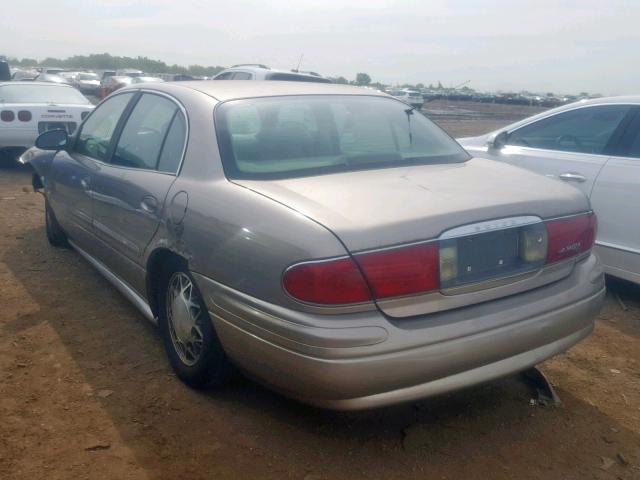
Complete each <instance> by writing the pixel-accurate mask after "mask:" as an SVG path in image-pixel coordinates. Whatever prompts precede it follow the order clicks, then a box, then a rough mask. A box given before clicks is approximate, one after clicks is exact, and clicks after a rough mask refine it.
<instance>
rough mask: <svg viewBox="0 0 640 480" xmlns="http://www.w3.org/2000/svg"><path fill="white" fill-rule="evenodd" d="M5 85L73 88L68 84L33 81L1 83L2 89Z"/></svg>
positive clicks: (49, 74)
mask: <svg viewBox="0 0 640 480" xmlns="http://www.w3.org/2000/svg"><path fill="white" fill-rule="evenodd" d="M45 75H48V76H54V75H53V74H51V73H46V74H45ZM3 85H40V86H43V87H44V86H47V87H51V86H54V87H62V88H73V87H72V86H71V85H69V84H68V83H56V82H32V81H26V82H21V81H15V82H0V87H2V86H3Z"/></svg>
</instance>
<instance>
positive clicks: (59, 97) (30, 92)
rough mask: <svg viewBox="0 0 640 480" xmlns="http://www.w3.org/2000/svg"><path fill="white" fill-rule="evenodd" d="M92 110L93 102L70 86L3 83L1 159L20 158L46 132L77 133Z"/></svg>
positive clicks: (0, 91) (40, 83)
mask: <svg viewBox="0 0 640 480" xmlns="http://www.w3.org/2000/svg"><path fill="white" fill-rule="evenodd" d="M92 109H93V105H92V104H91V102H90V101H89V100H88V99H87V98H86V97H85V96H84V95H82V94H81V93H80V92H79V91H78V90H76V89H75V88H73V87H71V86H68V85H59V84H55V83H45V82H3V83H0V158H1V157H3V156H4V157H13V158H16V157H17V155H19V154H20V153H22V151H24V150H26V149H27V148H29V147H32V146H33V144H34V142H35V140H36V138H37V137H38V135H39V134H41V133H42V132H44V131H47V130H54V129H59V128H61V129H64V130H66V131H67V132H68V133H70V134H71V133H73V131H74V130H75V129H76V128H77V127H78V125H80V122H81V121H82V120H83V119H84V117H86V116H87V115H88V114H89V112H91V110H92Z"/></svg>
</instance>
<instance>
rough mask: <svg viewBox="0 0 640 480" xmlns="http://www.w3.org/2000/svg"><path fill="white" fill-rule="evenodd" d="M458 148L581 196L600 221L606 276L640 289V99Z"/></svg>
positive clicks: (568, 111)
mask: <svg viewBox="0 0 640 480" xmlns="http://www.w3.org/2000/svg"><path fill="white" fill-rule="evenodd" d="M458 141H459V142H460V144H461V145H462V146H463V147H465V149H466V150H467V151H468V152H469V153H470V154H471V155H474V156H477V157H483V158H489V159H492V160H498V161H501V162H505V163H509V164H511V165H515V166H518V167H523V168H527V169H529V170H532V171H534V172H538V173H541V174H543V175H546V176H548V177H554V178H556V179H559V180H562V181H564V182H566V183H568V184H570V185H573V186H575V187H576V188H578V189H579V190H580V191H582V193H584V194H585V195H586V196H587V197H588V198H589V199H590V201H591V206H592V208H593V210H594V211H595V212H596V214H597V215H598V220H599V226H598V236H597V239H596V251H597V253H598V254H599V256H600V258H601V259H602V262H603V264H604V268H605V271H606V273H608V274H610V275H612V276H615V277H619V278H623V279H625V280H630V281H632V282H635V283H640V222H639V221H637V219H638V218H640V96H635V97H611V98H599V99H595V100H588V101H580V102H577V103H572V104H569V105H565V106H563V107H560V108H556V109H554V110H549V111H546V112H543V113H541V114H539V115H536V116H533V117H530V118H527V119H525V120H522V121H520V122H517V123H514V124H512V125H509V126H507V127H504V128H501V129H500V130H496V131H495V132H491V133H489V134H486V135H481V136H478V137H471V138H460V139H458ZM632 219H636V220H632Z"/></svg>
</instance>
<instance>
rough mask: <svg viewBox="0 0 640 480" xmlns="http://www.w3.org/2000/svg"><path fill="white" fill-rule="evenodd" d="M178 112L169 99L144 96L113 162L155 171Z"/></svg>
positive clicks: (119, 143) (137, 105) (130, 116)
mask: <svg viewBox="0 0 640 480" xmlns="http://www.w3.org/2000/svg"><path fill="white" fill-rule="evenodd" d="M178 111H179V109H178V107H177V106H176V104H175V103H173V102H172V101H171V100H169V99H167V98H165V97H162V96H160V95H153V94H147V93H145V94H143V95H142V96H141V97H140V99H139V100H138V102H137V103H136V106H135V107H134V108H133V111H132V112H131V115H129V118H128V119H127V123H126V124H125V126H124V129H123V130H122V133H121V135H120V138H119V139H118V144H117V145H116V149H115V152H114V154H113V158H112V159H111V163H113V164H114V165H121V166H123V167H129V168H144V169H149V170H155V169H156V167H157V165H158V159H159V156H160V150H161V149H162V145H163V143H164V139H165V136H166V135H167V132H168V130H169V127H170V125H171V122H172V121H173V118H174V115H175V114H176V113H177V112H178Z"/></svg>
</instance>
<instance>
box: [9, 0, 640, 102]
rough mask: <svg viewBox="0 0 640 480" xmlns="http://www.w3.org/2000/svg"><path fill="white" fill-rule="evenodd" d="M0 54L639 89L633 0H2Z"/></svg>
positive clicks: (478, 83) (508, 85)
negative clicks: (97, 55) (99, 56)
mask: <svg viewBox="0 0 640 480" xmlns="http://www.w3.org/2000/svg"><path fill="white" fill-rule="evenodd" d="M3 3H4V4H3V6H2V15H1V16H0V54H4V55H7V56H16V57H30V58H37V59H43V58H45V57H49V56H50V57H59V58H64V57H68V56H72V55H86V54H89V53H104V52H107V53H110V54H112V55H124V56H138V55H141V56H148V57H150V58H154V59H159V60H163V61H165V62H167V63H168V64H173V63H177V64H180V65H189V64H201V65H223V66H228V65H232V64H237V63H264V64H267V65H269V66H271V67H273V68H283V69H290V68H295V67H296V65H297V64H298V61H299V59H300V57H301V55H303V58H302V64H301V69H303V70H313V71H317V72H319V73H321V74H323V75H326V76H338V75H342V76H345V77H346V78H349V79H353V78H355V75H356V73H358V72H366V73H368V74H369V75H370V76H371V77H372V78H373V80H374V81H380V82H383V83H389V84H397V83H412V84H414V83H419V82H420V83H424V84H425V85H428V84H430V83H434V84H436V83H437V82H438V81H440V82H442V84H443V85H445V86H456V85H460V84H462V83H464V82H467V81H470V82H469V83H468V85H469V86H470V87H471V88H475V89H478V90H490V91H496V90H513V91H518V90H530V91H535V92H548V91H553V92H556V93H577V92H582V91H588V92H591V93H596V92H597V93H602V94H631V93H640V82H639V81H640V28H639V27H640V0H627V1H624V0H564V1H558V0H555V1H550V0H537V1H534V0H532V1H522V0H509V1H504V0H484V1H480V0H477V1H474V0H450V1H446V0H423V1H401V0H397V1H392V0H366V1H356V0H353V1H351V2H347V1H345V0H342V1H336V0H316V1H307V0H297V1H290V0H262V1H260V0H227V1H217V0H84V1H72V0H56V1H54V2H52V1H51V0H4V2H3Z"/></svg>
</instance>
